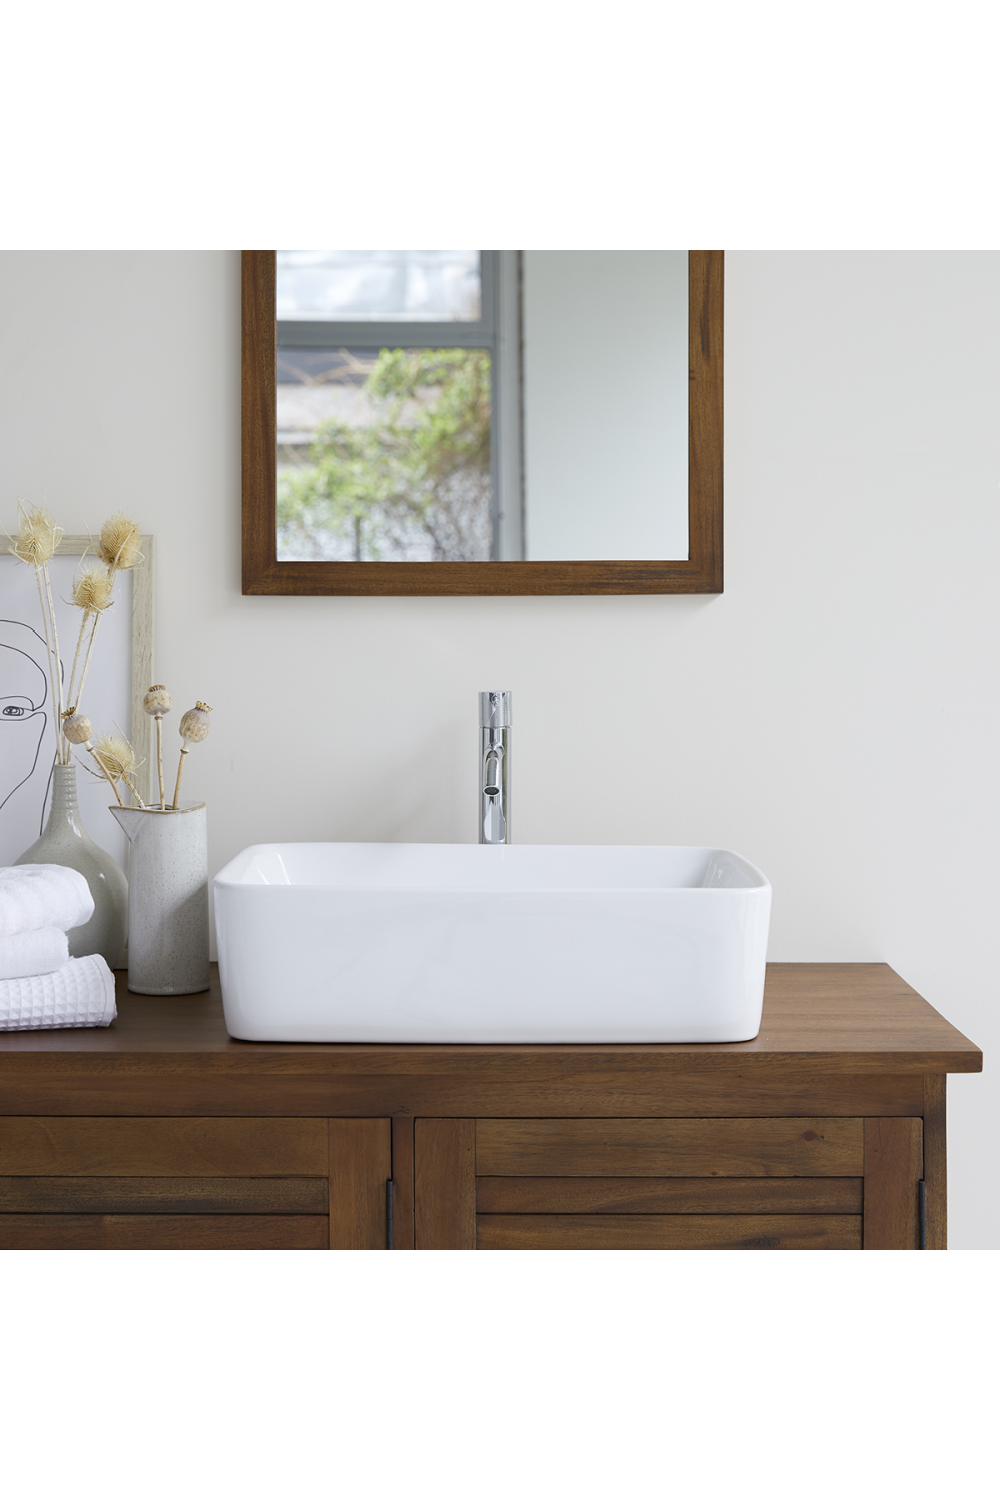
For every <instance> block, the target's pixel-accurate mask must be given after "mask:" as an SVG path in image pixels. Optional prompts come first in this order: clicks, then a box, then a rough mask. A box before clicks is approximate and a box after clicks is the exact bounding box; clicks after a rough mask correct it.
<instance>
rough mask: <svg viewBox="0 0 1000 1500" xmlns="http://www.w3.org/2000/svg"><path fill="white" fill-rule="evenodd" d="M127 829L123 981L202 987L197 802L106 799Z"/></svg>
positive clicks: (163, 989) (204, 962)
mask: <svg viewBox="0 0 1000 1500" xmlns="http://www.w3.org/2000/svg"><path fill="white" fill-rule="evenodd" d="M110 810H111V812H112V814H113V815H114V817H116V818H117V819H118V822H119V823H120V824H121V826H122V827H123V828H124V830H125V832H126V833H127V834H128V837H129V841H130V844H131V853H130V858H129V894H128V919H129V944H128V987H129V989H130V990H132V991H134V992H135V993H136V994H138V995H194V994H197V993H198V992H199V991H200V990H207V989H208V840H207V831H206V821H205V804H204V802H198V803H194V802H185V803H182V804H181V806H180V807H179V808H177V810H176V811H169V810H168V811H166V812H161V811H159V809H158V808H153V807H143V808H139V807H112V808H111V809H110Z"/></svg>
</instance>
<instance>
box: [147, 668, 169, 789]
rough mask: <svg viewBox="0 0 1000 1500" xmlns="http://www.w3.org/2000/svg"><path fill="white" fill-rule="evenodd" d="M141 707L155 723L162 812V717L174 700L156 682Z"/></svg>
mask: <svg viewBox="0 0 1000 1500" xmlns="http://www.w3.org/2000/svg"><path fill="white" fill-rule="evenodd" d="M142 706H143V708H144V709H145V711H146V713H148V714H152V716H153V718H154V719H155V721H156V774H157V776H158V778H159V782H160V810H161V811H163V810H165V808H166V805H167V794H166V792H165V791H164V790H163V715H164V714H168V713H169V712H170V710H171V709H172V708H173V706H174V700H173V698H171V696H170V694H169V693H168V692H167V690H166V688H165V687H164V686H163V683H162V682H156V683H154V684H153V686H152V687H151V688H150V690H149V692H148V693H147V694H146V696H145V698H143V700H142Z"/></svg>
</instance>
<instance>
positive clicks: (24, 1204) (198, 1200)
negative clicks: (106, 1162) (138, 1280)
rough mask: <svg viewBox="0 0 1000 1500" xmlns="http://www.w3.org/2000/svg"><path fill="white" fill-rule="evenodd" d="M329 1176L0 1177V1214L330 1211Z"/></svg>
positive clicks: (276, 1212) (310, 1212) (303, 1212)
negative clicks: (327, 1178)
mask: <svg viewBox="0 0 1000 1500" xmlns="http://www.w3.org/2000/svg"><path fill="white" fill-rule="evenodd" d="M328 1210H329V1187H328V1184H327V1180H326V1178H325V1177H0V1213H5V1214H23V1213H34V1214H41V1213H58V1214H120V1213H132V1214H138V1213H144V1214H195V1213H197V1214H326V1213H327V1212H328Z"/></svg>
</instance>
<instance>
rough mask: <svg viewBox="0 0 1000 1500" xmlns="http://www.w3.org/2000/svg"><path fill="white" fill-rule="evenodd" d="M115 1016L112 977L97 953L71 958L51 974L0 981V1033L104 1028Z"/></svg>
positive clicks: (113, 980)
mask: <svg viewBox="0 0 1000 1500" xmlns="http://www.w3.org/2000/svg"><path fill="white" fill-rule="evenodd" d="M117 1014H118V1011H117V1009H116V1007H115V979H114V975H113V974H112V972H111V970H110V969H109V968H108V966H107V964H106V963H105V962H104V959H103V958H102V957H101V955H100V954H99V953H91V954H88V956H87V957H86V958H71V959H70V961H69V963H66V964H63V966H62V968H61V969H56V971H55V973H54V974H37V975H34V976H33V977H31V978H30V979H0V1031H44V1030H49V1029H51V1028H54V1027H57V1026H108V1025H110V1023H111V1022H112V1021H113V1020H114V1018H115V1016H116V1015H117Z"/></svg>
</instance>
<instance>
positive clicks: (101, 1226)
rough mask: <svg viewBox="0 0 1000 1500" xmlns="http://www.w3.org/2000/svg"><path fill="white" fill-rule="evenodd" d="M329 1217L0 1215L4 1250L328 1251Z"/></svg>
mask: <svg viewBox="0 0 1000 1500" xmlns="http://www.w3.org/2000/svg"><path fill="white" fill-rule="evenodd" d="M327 1223H328V1220H327V1218H326V1216H325V1215H323V1216H319V1215H315V1216H306V1215H294V1214H287V1215H274V1216H270V1215H268V1214H193V1215H185V1214H0V1250H326V1249H327V1245H328V1242H327Z"/></svg>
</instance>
